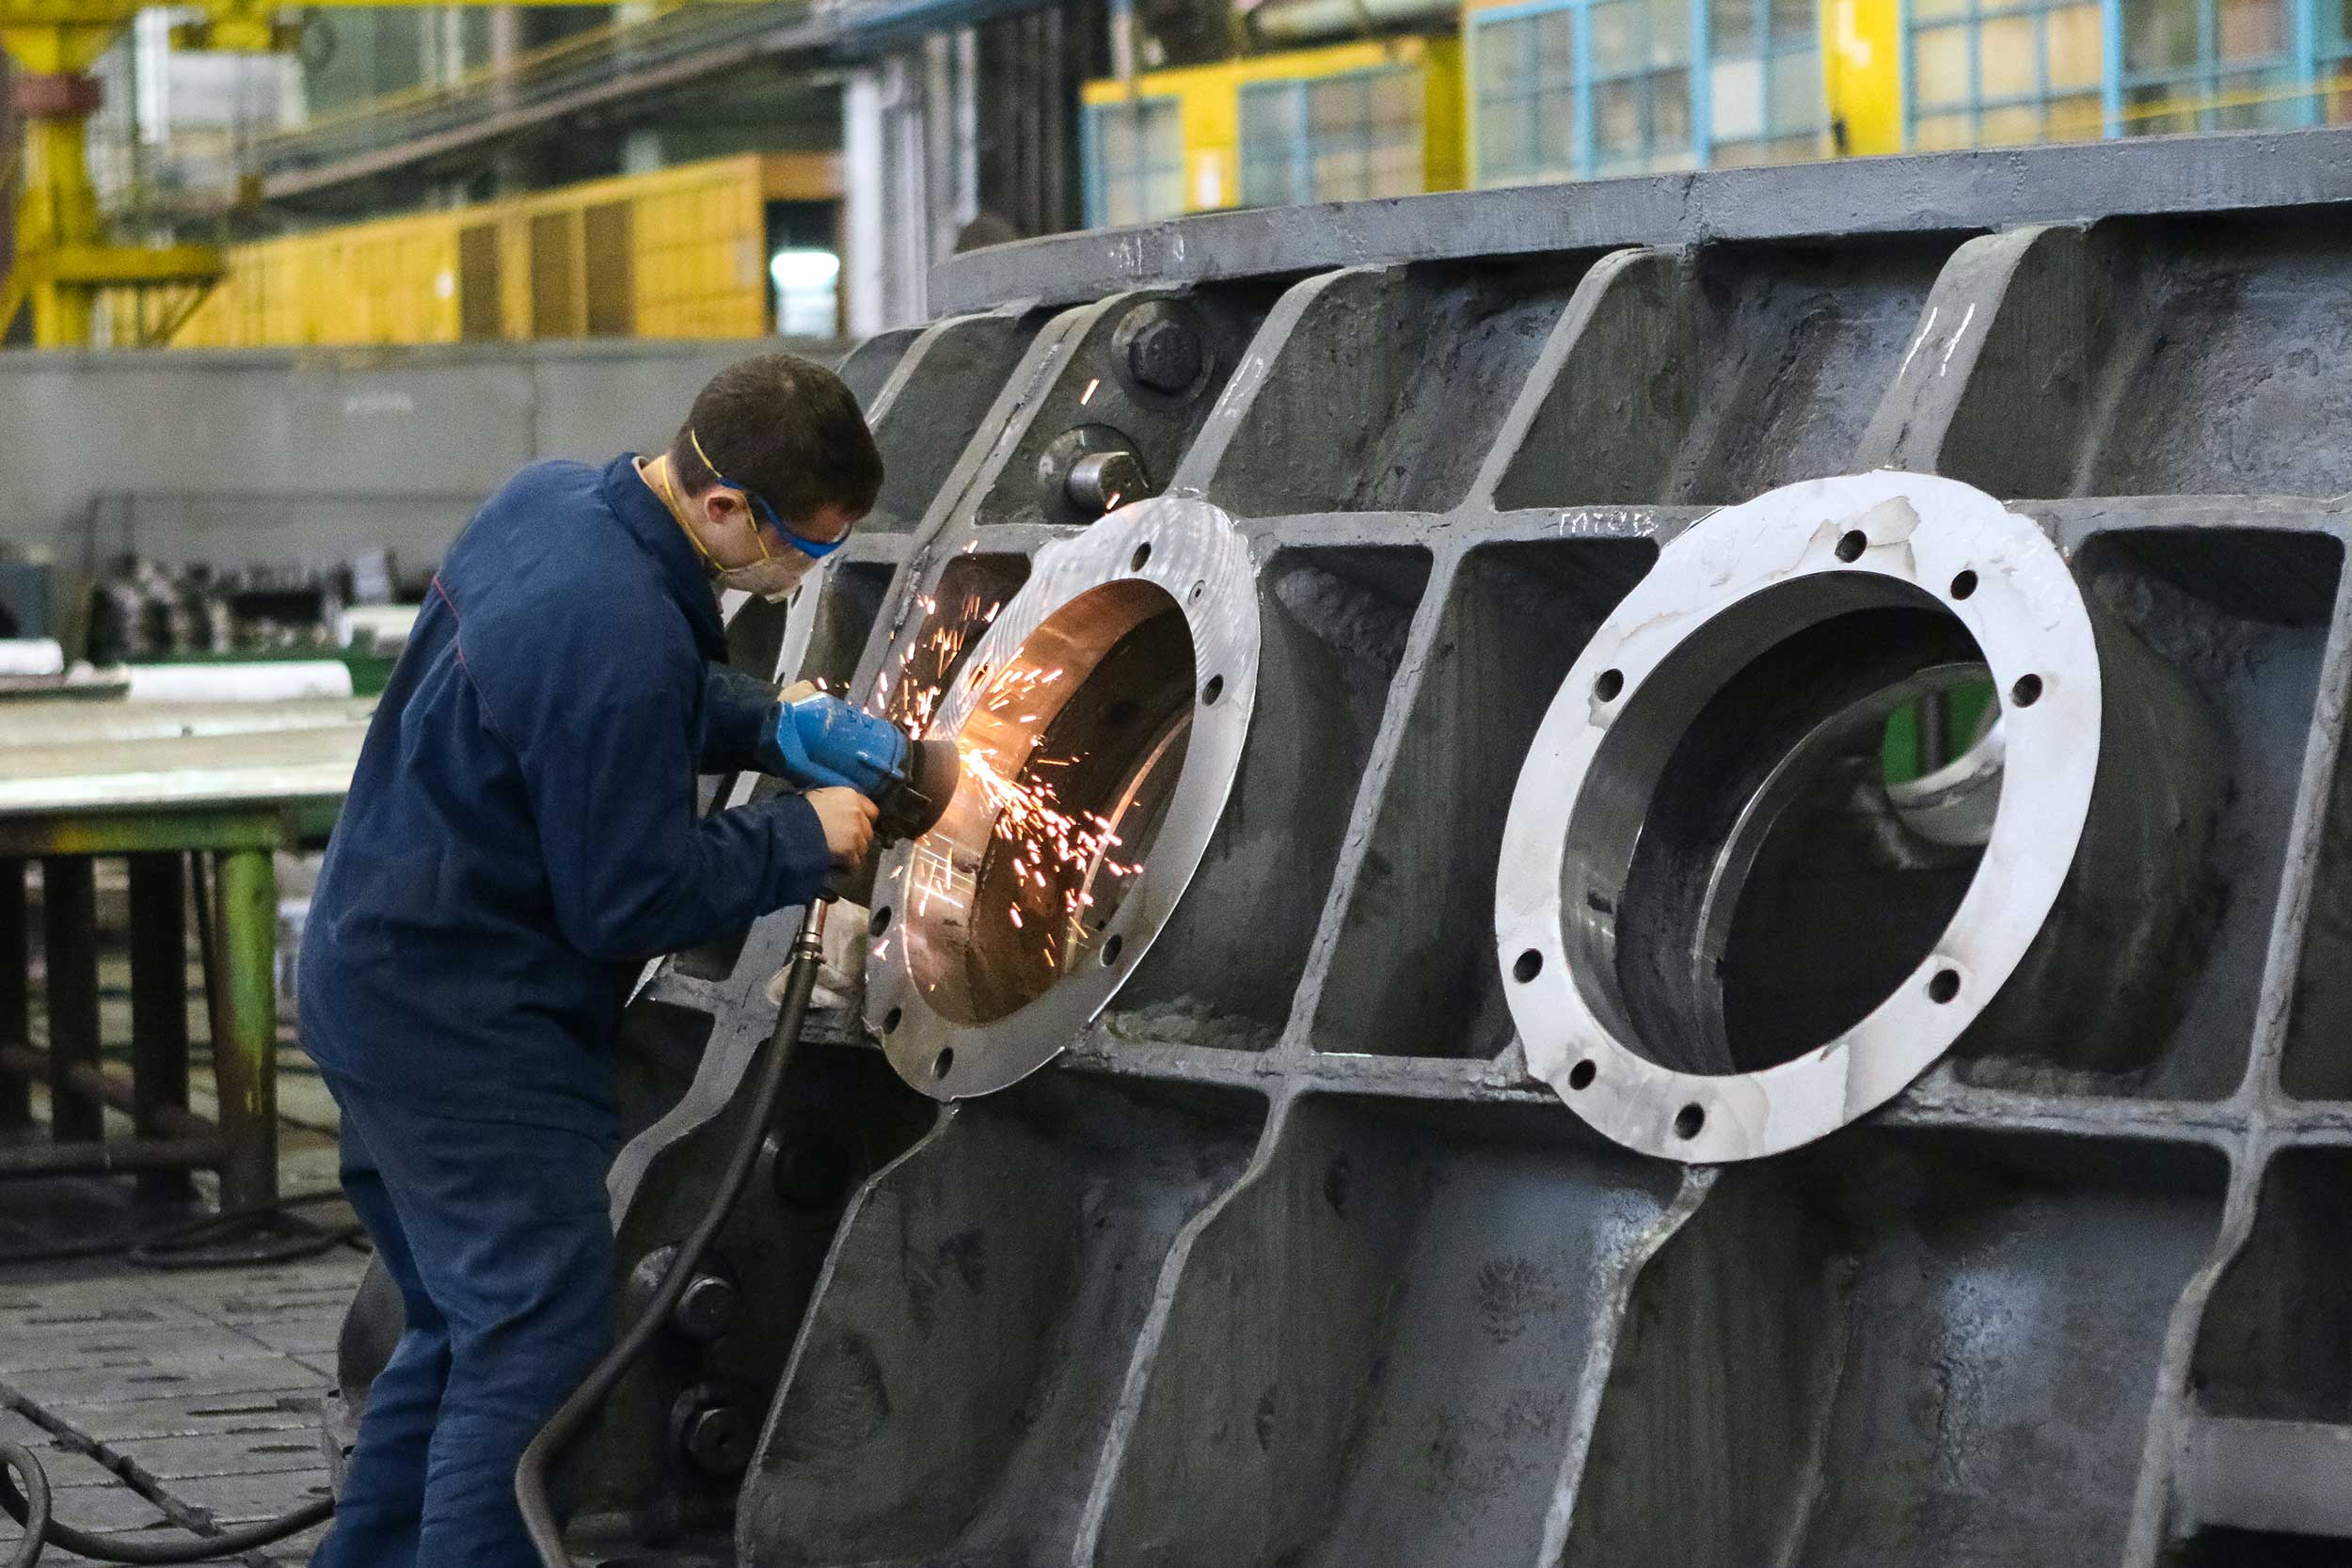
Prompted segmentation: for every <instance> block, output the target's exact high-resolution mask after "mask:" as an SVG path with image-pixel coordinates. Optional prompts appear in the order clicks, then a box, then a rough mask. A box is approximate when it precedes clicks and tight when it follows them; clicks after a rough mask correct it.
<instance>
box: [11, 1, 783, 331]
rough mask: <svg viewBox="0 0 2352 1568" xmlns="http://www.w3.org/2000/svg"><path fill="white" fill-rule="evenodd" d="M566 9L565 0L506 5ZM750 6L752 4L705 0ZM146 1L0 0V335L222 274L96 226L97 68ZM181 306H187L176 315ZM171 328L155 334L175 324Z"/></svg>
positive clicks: (195, 32)
mask: <svg viewBox="0 0 2352 1568" xmlns="http://www.w3.org/2000/svg"><path fill="white" fill-rule="evenodd" d="M312 3H313V4H317V5H325V6H337V7H342V6H362V5H377V4H392V5H426V4H431V5H435V6H440V5H448V4H459V5H476V4H496V3H501V0H312ZM503 3H513V4H521V5H560V4H564V3H565V0H503ZM702 3H704V4H712V3H736V4H749V3H754V0H702ZM145 8H146V6H145V4H143V3H142V0H0V50H5V51H6V52H7V53H8V55H10V56H11V57H13V58H14V60H15V61H16V64H17V66H18V68H19V71H20V72H21V74H20V75H19V76H18V78H17V88H16V90H17V102H18V107H19V110H20V112H21V113H22V114H23V116H24V166H23V170H22V174H23V178H22V180H21V182H20V183H19V187H18V192H17V225H16V255H15V257H14V258H13V260H12V261H11V262H10V264H9V266H8V272H7V274H6V275H5V276H4V277H0V340H5V339H6V337H7V335H8V329H9V327H10V326H11V325H13V324H14V323H15V321H16V319H17V316H18V313H19V312H20V311H22V310H24V309H28V308H29V309H31V311H32V317H33V342H34V344H35V345H36V346H38V347H42V348H75V347H81V346H84V345H87V343H88V342H89V341H91V329H92V326H93V325H94V324H95V321H96V318H97V309H96V307H97V303H98V300H99V297H100V294H101V293H102V292H103V291H106V290H119V289H135V290H139V291H155V290H174V291H177V292H178V293H180V294H181V295H182V296H183V301H186V302H193V301H196V300H199V299H201V298H202V297H203V290H204V289H205V288H206V287H207V286H209V285H210V284H211V283H213V282H214V281H215V279H217V278H218V277H219V276H220V265H221V263H220V258H219V256H218V255H217V254H216V253H215V252H214V251H213V250H211V249H210V248H208V247H203V246H186V245H174V246H167V247H152V246H144V245H120V244H116V243H110V241H109V240H108V237H107V235H106V234H105V232H104V227H103V224H102V222H101V221H100V218H99V213H98V193H97V189H96V187H95V186H94V185H93V184H92V183H91V181H90V173H89V162H88V154H87V130H88V124H89V116H90V112H91V110H92V109H93V108H95V107H96V106H97V97H96V84H95V83H94V82H93V81H92V79H91V78H90V76H89V74H88V73H89V70H90V67H92V66H93V65H95V64H97V62H98V58H99V56H100V55H103V54H104V53H105V52H106V50H107V48H108V47H109V46H110V45H111V44H112V43H113V42H114V40H116V39H117V38H118V37H119V36H120V35H121V33H122V30H123V29H124V28H125V27H127V26H128V25H129V24H130V23H131V19H132V18H133V17H135V16H136V15H137V14H138V13H139V12H140V11H141V10H143V9H145ZM193 9H195V10H196V11H197V13H198V15H197V18H196V20H194V21H189V22H183V23H182V24H180V25H179V26H178V27H177V28H175V30H174V37H175V40H176V41H179V42H182V43H184V44H189V45H198V46H209V47H213V48H222V49H269V48H283V47H285V46H287V45H288V44H289V43H290V42H291V41H292V37H293V35H292V32H291V31H290V30H289V29H288V28H286V27H285V26H283V25H281V24H280V23H279V21H278V8H275V7H271V6H268V5H265V4H263V3H262V0H200V3H199V4H198V5H197V6H196V7H194V8H193ZM176 313H184V311H181V312H176ZM168 325H169V320H168V316H167V318H166V320H165V325H164V326H162V327H159V328H158V329H157V330H158V331H159V332H160V331H166V330H167V329H168Z"/></svg>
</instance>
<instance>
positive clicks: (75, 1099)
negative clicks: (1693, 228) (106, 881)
mask: <svg viewBox="0 0 2352 1568" xmlns="http://www.w3.org/2000/svg"><path fill="white" fill-rule="evenodd" d="M40 907H41V926H42V951H43V955H44V958H45V961H46V963H47V967H48V975H49V983H48V992H47V994H48V1002H49V1135H50V1136H51V1137H53V1138H55V1139H56V1141H57V1142H59V1143H80V1142H87V1141H90V1140H94V1139H98V1138H103V1137H104V1136H105V1133H106V1117H105V1108H104V1107H103V1105H102V1104H100V1102H99V1101H97V1099H95V1098H94V1097H93V1096H91V1095H88V1094H87V1093H85V1092H84V1091H83V1090H82V1089H80V1088H79V1087H77V1086H75V1085H74V1084H73V1082H72V1075H73V1069H75V1068H77V1067H91V1068H95V1067H97V1066H98V1065H99V1052H98V889H97V882H96V879H95V877H94V876H93V873H92V863H91V861H90V859H89V857H88V856H87V855H48V856H44V857H42V860H41V863H40Z"/></svg>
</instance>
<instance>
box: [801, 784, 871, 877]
mask: <svg viewBox="0 0 2352 1568" xmlns="http://www.w3.org/2000/svg"><path fill="white" fill-rule="evenodd" d="M804 799H806V800H807V801H808V803H809V804H810V805H811V806H812V807H814V808H815V809H816V812H817V820H818V822H819V823H821V824H822V825H823V827H824V830H825V847H826V848H828V849H830V850H832V851H833V863H834V869H835V870H839V871H854V870H856V869H857V868H858V867H859V866H861V865H863V864H865V863H866V851H867V850H869V849H871V848H872V847H874V816H875V813H876V807H875V805H874V802H873V801H871V800H867V799H866V797H865V796H863V795H860V794H859V793H858V792H857V791H856V790H854V789H812V790H810V791H809V792H808V794H807V795H806V797H804Z"/></svg>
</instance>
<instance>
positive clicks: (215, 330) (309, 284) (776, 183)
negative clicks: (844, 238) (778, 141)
mask: <svg viewBox="0 0 2352 1568" xmlns="http://www.w3.org/2000/svg"><path fill="white" fill-rule="evenodd" d="M840 196H841V170H840V161H839V159H838V158H836V157H834V155H832V154H829V153H826V154H801V153H747V154H743V155H741V156H738V157H733V158H722V159H717V160H714V161H712V162H708V163H702V164H690V165H684V166H679V167H677V168H670V169H661V170H659V171H657V172H655V173H652V174H644V175H631V176H623V177H620V178H616V179H612V180H599V181H594V182H589V183H586V184H580V185H572V186H566V187H564V188H562V189H559V190H552V191H542V192H537V193H534V194H532V195H530V196H526V197H517V198H512V199H510V200H506V201H500V202H491V203H485V204H484V205H482V206H477V207H467V208H459V209H455V210H453V211H449V212H440V213H424V214H415V215H413V216H407V217H398V218H385V219H379V220H376V221H374V222H370V223H361V224H353V225H349V226H347V227H344V228H340V229H328V230H319V231H318V232H315V233H310V234H297V235H290V236H287V237H285V238H282V239H274V240H264V241H259V242H256V243H254V244H250V245H237V246H234V247H231V249H230V251H229V253H228V261H229V271H228V275H227V276H226V277H224V278H223V279H222V281H221V282H220V284H219V285H218V286H217V287H216V288H215V289H214V290H213V292H212V293H211V294H210V295H209V296H208V297H207V298H206V299H205V300H204V302H203V304H202V305H201V306H199V308H198V309H197V310H196V311H195V313H194V314H193V315H191V316H190V317H189V319H188V321H187V322H186V324H185V325H183V326H182V327H181V329H180V330H179V332H178V333H177V334H176V335H175V336H174V337H173V339H172V346H174V347H178V348H258V347H300V346H306V345H310V344H321V345H347V344H398V343H451V342H459V341H468V340H476V339H510V340H525V339H531V338H570V337H582V336H597V337H622V336H629V337H662V338H747V337H757V336H760V335H762V334H764V333H765V332H767V331H768V330H769V329H770V323H769V320H768V314H769V309H768V277H767V259H768V250H767V233H768V230H767V211H768V203H770V202H771V201H819V202H823V201H838V200H839V199H840Z"/></svg>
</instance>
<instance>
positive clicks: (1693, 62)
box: [1469, 0, 1713, 186]
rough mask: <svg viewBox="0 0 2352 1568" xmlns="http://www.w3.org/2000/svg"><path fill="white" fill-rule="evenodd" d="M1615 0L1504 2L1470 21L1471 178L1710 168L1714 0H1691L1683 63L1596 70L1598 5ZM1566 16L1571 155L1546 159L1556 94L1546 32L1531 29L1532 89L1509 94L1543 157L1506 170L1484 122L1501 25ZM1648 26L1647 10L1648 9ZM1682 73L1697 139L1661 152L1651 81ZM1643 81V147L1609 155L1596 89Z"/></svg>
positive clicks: (1530, 142)
mask: <svg viewBox="0 0 2352 1568" xmlns="http://www.w3.org/2000/svg"><path fill="white" fill-rule="evenodd" d="M1608 3H1610V0H1532V3H1529V4H1524V5H1517V6H1503V7H1497V8H1493V9H1490V10H1481V11H1473V12H1471V13H1470V62H1471V66H1470V83H1471V87H1472V102H1471V103H1470V106H1469V108H1470V125H1471V127H1472V129H1471V134H1470V148H1471V174H1470V180H1471V183H1472V184H1473V185H1476V186H1493V185H1500V184H1532V183H1541V182H1546V181H1551V180H1559V179H1564V178H1565V179H1571V180H1591V179H1597V178H1602V177H1604V176H1610V175H1632V174H1643V173H1652V172H1660V171H1663V170H1668V169H1682V168H1705V167H1707V166H1708V155H1709V150H1710V148H1711V146H1712V141H1713V136H1712V132H1711V128H1710V126H1709V123H1708V119H1709V116H1708V40H1707V26H1708V17H1707V0H1690V20H1689V24H1688V30H1687V33H1686V38H1687V39H1688V48H1687V50H1686V52H1685V58H1684V59H1683V61H1682V62H1681V64H1679V65H1678V66H1664V67H1657V66H1634V67H1631V68H1629V69H1626V70H1621V71H1607V72H1597V71H1595V69H1594V64H1593V10H1594V8H1595V7H1596V6H1597V5H1605V4H1608ZM1560 14H1565V15H1566V16H1567V18H1568V19H1569V25H1570V28H1571V34H1570V39H1571V42H1570V59H1571V62H1572V63H1571V67H1570V73H1569V74H1570V80H1569V83H1568V87H1569V91H1570V93H1571V94H1572V104H1573V110H1572V113H1571V116H1570V119H1569V125H1570V137H1571V141H1570V146H1569V149H1568V155H1567V157H1566V158H1565V160H1552V159H1547V158H1545V157H1543V156H1541V154H1542V153H1543V152H1546V151H1549V150H1546V149H1543V148H1542V146H1541V144H1542V141H1543V135H1542V130H1543V124H1544V120H1545V118H1546V117H1545V114H1544V103H1545V101H1546V100H1547V99H1548V98H1549V97H1551V96H1553V95H1554V94H1553V91H1552V89H1553V87H1554V86H1555V84H1553V83H1552V82H1551V81H1550V80H1549V78H1548V77H1546V76H1545V75H1544V74H1543V72H1542V71H1541V69H1540V66H1541V62H1542V58H1543V51H1542V49H1541V46H1540V40H1539V36H1538V35H1537V34H1536V33H1535V32H1534V31H1533V30H1532V29H1531V30H1530V31H1529V32H1528V34H1527V42H1526V44H1525V45H1524V46H1523V47H1524V49H1525V52H1526V53H1525V58H1526V59H1527V61H1528V62H1529V63H1530V64H1531V65H1532V66H1533V67H1534V68H1535V69H1532V70H1530V71H1527V72H1525V73H1523V75H1522V78H1521V80H1523V81H1533V82H1534V83H1535V86H1534V87H1521V88H1518V89H1517V90H1515V91H1514V92H1512V93H1510V94H1507V95H1502V98H1503V99H1504V100H1505V101H1507V102H1510V103H1514V104H1515V105H1517V107H1518V112H1519V113H1521V114H1522V115H1524V117H1525V122H1524V124H1523V125H1522V127H1521V130H1522V132H1523V135H1524V140H1523V142H1522V145H1524V146H1530V147H1535V148H1537V149H1538V151H1539V156H1538V158H1537V159H1536V160H1535V161H1534V162H1532V163H1529V162H1523V163H1521V164H1520V165H1519V166H1516V167H1514V168H1511V169H1502V168H1499V167H1495V166H1490V165H1489V163H1488V161H1487V160H1488V156H1489V149H1488V147H1487V145H1486V135H1484V133H1483V130H1482V129H1481V127H1482V126H1483V123H1484V120H1485V116H1486V109H1487V106H1488V105H1489V103H1494V102H1496V101H1497V100H1496V99H1495V98H1493V97H1490V96H1489V95H1488V94H1487V92H1486V84H1487V83H1488V82H1490V81H1492V80H1493V79H1494V78H1493V74H1492V72H1491V71H1489V70H1488V69H1487V62H1488V60H1489V59H1490V57H1491V54H1492V51H1493V50H1494V49H1496V48H1497V47H1498V40H1497V37H1496V33H1495V30H1496V29H1497V28H1500V27H1502V26H1506V25H1509V24H1514V23H1524V22H1530V21H1534V20H1535V19H1538V18H1543V17H1549V16H1554V15H1560ZM1644 25H1645V27H1646V25H1647V13H1646V12H1645V13H1644ZM1677 71H1679V72H1680V73H1681V75H1682V77H1683V82H1684V91H1685V92H1686V94H1687V95H1688V96H1687V104H1688V111H1689V115H1690V142H1689V145H1688V146H1687V147H1685V146H1668V147H1665V148H1663V149H1662V150H1661V144H1660V143H1659V142H1658V140H1657V107H1656V103H1655V101H1654V100H1653V99H1650V98H1649V97H1648V94H1649V93H1650V92H1651V90H1652V88H1651V86H1650V84H1651V83H1652V82H1653V81H1654V80H1655V78H1657V77H1658V76H1661V75H1664V74H1671V73H1674V72H1677ZM1629 81H1639V82H1641V83H1642V84H1643V88H1642V90H1643V92H1644V94H1645V113H1644V117H1643V119H1644V123H1643V130H1642V141H1641V148H1640V150H1639V152H1638V153H1637V154H1636V155H1635V156H1634V157H1632V158H1629V159H1613V158H1609V157H1606V156H1604V154H1603V152H1602V150H1601V148H1600V145H1599V138H1598V137H1597V135H1596V134H1595V128H1594V121H1595V115H1596V105H1595V100H1596V97H1597V90H1598V89H1600V88H1603V87H1610V86H1613V85H1614V84H1616V83H1620V82H1629Z"/></svg>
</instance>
